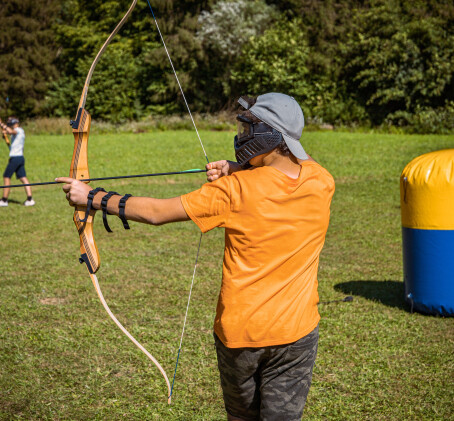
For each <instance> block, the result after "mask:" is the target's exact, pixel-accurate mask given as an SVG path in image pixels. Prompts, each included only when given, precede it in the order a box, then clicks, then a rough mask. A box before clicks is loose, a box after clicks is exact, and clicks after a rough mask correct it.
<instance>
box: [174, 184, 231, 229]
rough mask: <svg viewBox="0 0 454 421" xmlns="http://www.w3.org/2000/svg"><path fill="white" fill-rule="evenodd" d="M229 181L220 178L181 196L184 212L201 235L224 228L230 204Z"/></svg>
mask: <svg viewBox="0 0 454 421" xmlns="http://www.w3.org/2000/svg"><path fill="white" fill-rule="evenodd" d="M229 179H230V177H229V176H225V177H222V178H220V179H218V180H216V181H213V182H211V183H206V184H204V185H203V186H202V187H201V188H200V189H198V190H195V191H193V192H191V193H188V194H185V195H183V196H181V202H182V204H183V207H184V210H185V211H186V213H187V214H188V216H189V217H190V218H191V219H192V220H193V221H194V222H195V223H196V225H197V226H198V227H199V228H200V230H201V231H202V232H203V233H205V232H207V231H210V230H211V229H213V228H216V227H224V226H225V224H226V222H227V220H228V217H229V213H230V204H231V186H230V180H229Z"/></svg>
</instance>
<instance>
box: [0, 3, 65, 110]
mask: <svg viewBox="0 0 454 421" xmlns="http://www.w3.org/2000/svg"><path fill="white" fill-rule="evenodd" d="M58 7H59V4H58V2H55V1H52V0H2V2H1V4H0V28H1V30H0V113H1V114H2V117H3V118H5V116H6V114H17V115H19V116H20V117H21V118H24V117H30V116H35V115H38V114H40V113H41V112H42V107H41V105H42V100H43V98H44V95H45V94H46V92H47V89H48V83H49V82H50V81H52V80H55V79H56V77H57V70H56V67H55V65H54V62H55V59H56V58H57V55H58V53H59V51H60V50H59V49H58V48H56V45H55V43H54V37H53V33H52V30H51V25H52V23H53V21H54V17H55V16H56V15H57V14H58Z"/></svg>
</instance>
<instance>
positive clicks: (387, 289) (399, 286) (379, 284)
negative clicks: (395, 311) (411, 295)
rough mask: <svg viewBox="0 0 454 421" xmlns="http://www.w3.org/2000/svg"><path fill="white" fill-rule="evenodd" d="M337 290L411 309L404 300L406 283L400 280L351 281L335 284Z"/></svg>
mask: <svg viewBox="0 0 454 421" xmlns="http://www.w3.org/2000/svg"><path fill="white" fill-rule="evenodd" d="M334 289H335V290H336V291H341V292H343V293H344V294H351V295H357V296H360V297H364V298H367V299H368V300H372V301H378V302H379V303H382V304H384V305H386V306H389V307H396V308H399V309H401V310H405V311H409V307H408V305H407V304H406V303H405V300H404V283H403V282H399V281H364V280H358V281H349V282H342V283H340V284H337V285H335V286H334Z"/></svg>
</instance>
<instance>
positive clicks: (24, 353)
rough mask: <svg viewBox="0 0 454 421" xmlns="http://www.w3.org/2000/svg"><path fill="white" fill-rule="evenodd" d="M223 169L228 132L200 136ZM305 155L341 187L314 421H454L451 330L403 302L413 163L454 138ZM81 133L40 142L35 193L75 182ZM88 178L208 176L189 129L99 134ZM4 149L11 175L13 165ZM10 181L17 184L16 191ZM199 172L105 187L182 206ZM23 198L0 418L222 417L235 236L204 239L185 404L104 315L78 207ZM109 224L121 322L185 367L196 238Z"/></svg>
mask: <svg viewBox="0 0 454 421" xmlns="http://www.w3.org/2000/svg"><path fill="white" fill-rule="evenodd" d="M201 135H202V139H204V143H205V147H206V150H207V153H208V157H209V158H210V159H211V160H217V159H223V158H227V159H232V158H233V153H232V136H233V134H232V133H227V132H202V133H201ZM303 142H304V145H305V147H306V150H307V151H308V152H309V153H310V154H311V155H312V156H313V157H314V158H315V159H316V160H318V161H319V162H320V163H321V164H322V165H323V166H325V167H326V168H327V169H328V170H329V171H330V172H331V173H332V174H333V176H334V178H335V180H336V193H335V196H334V199H333V204H332V217H331V224H330V228H329V231H328V235H327V239H326V245H325V248H324V250H323V253H322V256H321V262H320V272H319V283H320V287H319V292H320V299H321V301H328V300H334V299H340V298H343V297H345V296H346V295H353V296H354V301H353V302H350V303H333V304H321V305H320V312H321V315H322V321H321V324H320V345H319V354H318V358H317V363H316V368H315V370H314V377H313V384H312V388H311V391H310V393H309V398H308V402H307V405H306V409H305V414H304V415H305V416H304V419H307V420H418V421H419V420H448V419H454V416H453V414H454V404H453V402H454V382H453V378H454V319H453V318H440V317H431V316H424V315H420V314H410V312H409V311H408V308H407V307H406V305H405V304H404V301H403V284H402V256H401V232H400V209H399V175H400V172H401V171H402V169H403V167H404V166H405V164H406V163H408V162H409V161H410V160H411V159H413V158H414V157H416V156H418V155H420V154H422V153H425V152H429V151H432V150H436V149H442V148H449V147H454V135H453V136H407V135H385V134H360V133H356V134H352V133H332V132H329V133H328V132H323V133H317V132H308V133H305V134H304V137H303ZM72 149H73V140H72V136H29V137H27V139H26V167H27V171H28V175H29V178H30V180H31V181H32V182H36V181H46V180H52V179H54V178H55V177H56V176H61V175H67V174H68V172H69V164H70V161H71V156H72ZM89 149H90V151H89V152H90V159H89V163H90V169H91V174H90V175H91V176H92V177H103V176H109V175H122V174H138V173H142V172H163V171H174V170H184V169H189V168H201V167H203V166H204V163H205V158H204V157H203V154H202V152H201V148H200V146H199V144H198V140H197V138H196V136H195V134H194V133H193V132H185V131H175V132H161V133H142V134H138V135H133V134H126V135H125V134H118V135H96V136H92V137H91V139H90V148H89ZM6 160H7V151H6V148H3V150H1V161H0V165H1V166H2V170H3V167H4V166H5V164H6ZM13 181H14V180H13ZM203 182H204V177H203V174H195V175H194V174H193V175H176V176H171V177H160V178H151V179H135V180H120V181H118V180H117V181H115V180H114V181H106V182H100V183H95V184H94V186H98V185H101V186H103V187H104V188H106V189H110V190H116V191H119V192H121V193H131V194H133V195H152V196H156V197H170V196H177V195H180V194H182V193H184V192H187V191H190V190H193V189H196V188H197V187H198V186H200V185H201V184H202V183H203ZM33 196H34V197H35V200H36V202H37V204H36V206H35V207H33V208H25V207H24V206H21V203H22V201H23V200H24V199H25V194H24V191H23V189H15V190H14V191H13V192H12V194H11V196H10V198H11V203H10V206H9V207H8V208H2V209H0V238H1V244H2V270H1V272H2V276H1V277H0V291H1V292H0V419H2V420H13V419H24V420H46V419H48V420H119V419H121V420H222V419H224V417H225V416H224V411H223V402H222V397H221V391H220V387H219V384H218V373H217V366H216V357H215V351H214V347H213V338H212V323H213V317H214V311H215V305H216V300H217V294H218V291H219V286H220V279H221V269H222V255H223V232H222V230H214V231H212V232H209V233H207V234H206V235H204V237H203V242H202V249H201V255H200V259H199V269H198V272H197V275H196V283H195V286H194V291H193V295H192V301H191V308H190V312H189V319H188V324H187V328H186V335H185V339H184V344H183V351H182V354H181V357H180V363H179V369H178V373H177V378H176V384H175V389H174V395H173V403H172V405H171V406H168V405H167V401H166V386H165V383H164V380H163V379H162V377H161V375H160V373H159V372H158V370H157V369H156V368H155V367H154V365H152V364H151V363H149V361H148V360H147V359H146V357H145V356H144V355H143V354H142V353H141V352H140V351H139V350H138V349H137V348H135V346H134V345H133V344H132V343H131V342H130V341H129V340H128V339H127V338H126V337H125V336H124V335H123V334H122V333H121V332H120V331H119V329H118V328H117V327H116V326H115V325H114V324H113V322H112V321H111V320H110V319H109V318H108V316H107V314H106V313H105V311H104V309H103V308H102V306H101V304H100V302H99V300H98V298H97V296H96V293H95V290H94V288H93V286H92V285H91V281H90V278H89V276H88V273H87V270H86V268H85V267H84V266H81V265H79V264H78V250H79V239H78V235H77V232H76V230H75V227H74V224H73V222H72V209H71V208H69V206H68V205H67V202H66V200H65V199H64V195H63V194H62V192H61V189H60V187H59V186H46V187H41V188H35V189H34V191H33ZM110 224H111V227H112V228H113V230H114V232H113V233H112V234H108V233H107V232H106V231H105V230H104V228H103V226H102V221H101V218H100V215H98V216H97V221H96V224H95V238H96V240H97V244H98V247H99V250H100V255H101V268H100V270H99V272H98V277H99V280H100V283H101V288H102V290H103V292H104V295H105V297H106V300H107V302H108V303H109V304H110V306H111V308H112V310H113V312H114V313H115V314H116V315H117V317H118V318H119V320H120V321H121V322H122V323H124V325H125V326H126V327H127V328H128V329H129V330H130V331H131V333H132V334H133V335H134V336H136V338H138V339H139V340H140V341H142V342H143V344H144V345H145V346H146V348H147V349H148V350H149V351H150V352H151V353H152V354H153V355H154V356H155V357H156V358H157V359H158V361H159V362H160V363H161V364H162V365H163V366H164V368H165V370H166V371H167V374H168V375H169V377H171V376H173V370H174V365H175V360H176V355H177V349H178V344H179V337H180V334H181V328H182V323H183V318H184V311H185V308H186V300H187V295H188V292H189V286H190V281H191V275H192V270H193V264H194V259H195V254H196V249H197V242H198V238H199V232H198V229H197V228H196V226H195V225H194V224H193V223H178V224H173V225H167V226H162V227H150V226H142V225H140V224H136V223H132V224H131V230H130V231H125V230H123V229H122V225H121V222H120V221H119V220H118V219H117V218H115V217H110Z"/></svg>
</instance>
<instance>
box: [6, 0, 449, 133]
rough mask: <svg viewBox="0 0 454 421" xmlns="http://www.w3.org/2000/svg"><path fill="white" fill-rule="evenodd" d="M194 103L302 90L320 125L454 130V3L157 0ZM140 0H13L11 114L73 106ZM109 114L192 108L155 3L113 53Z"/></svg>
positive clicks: (129, 116) (103, 93) (105, 91)
mask: <svg viewBox="0 0 454 421" xmlns="http://www.w3.org/2000/svg"><path fill="white" fill-rule="evenodd" d="M150 3H151V5H152V7H153V9H154V13H155V15H156V17H157V19H158V23H159V25H160V29H161V31H162V33H163V35H164V37H165V40H166V44H167V47H168V49H169V52H170V54H171V57H172V60H173V62H174V65H175V68H176V69H177V72H178V75H179V77H180V80H181V82H182V85H183V87H184V90H185V93H186V96H187V98H188V100H189V102H190V104H191V108H192V109H193V110H194V111H197V112H201V113H212V112H217V111H219V110H225V109H231V108H232V107H233V106H234V105H235V100H236V98H238V97H239V96H240V95H246V94H248V95H257V94H260V93H264V92H270V91H278V92H284V93H287V94H289V95H292V96H294V97H295V98H296V99H297V100H298V101H299V102H300V104H301V105H302V107H303V110H304V112H305V115H306V117H307V118H308V119H309V120H311V121H312V122H315V123H320V124H322V123H329V124H332V125H337V126H339V125H346V126H372V127H379V126H387V125H392V126H399V127H405V128H406V129H408V130H409V131H411V132H419V133H431V132H438V133H446V132H452V130H453V129H454V77H453V74H454V25H453V20H454V3H453V2H452V0H425V1H424V0H367V1H366V0H364V1H361V0H325V1H315V0H283V1H282V0H279V1H277V0H203V1H194V0H185V1H183V0H154V1H151V2H150ZM129 4H130V0H118V1H113V0H3V1H2V4H1V6H0V96H1V98H0V114H5V113H10V114H11V113H13V114H17V115H19V116H22V117H27V118H30V117H37V116H57V117H58V116H65V117H68V116H72V115H73V114H74V112H75V108H76V107H77V103H78V99H79V97H80V93H81V90H82V87H83V83H84V80H85V76H86V73H87V71H88V69H89V66H90V64H91V63H92V61H93V59H94V56H95V55H96V53H97V51H98V50H99V48H100V47H101V45H102V44H103V42H104V41H105V39H106V38H107V36H108V35H109V34H110V32H111V31H112V30H113V28H114V27H115V25H116V23H117V22H118V21H119V20H120V19H121V17H122V16H123V14H124V13H125V11H126V10H127V9H128V7H129ZM87 108H88V109H89V110H90V113H91V114H92V116H93V117H94V118H96V119H101V120H108V121H112V122H122V121H125V120H138V119H141V118H143V117H145V116H147V115H150V114H164V115H167V114H174V113H182V112H184V104H183V103H182V100H181V98H180V93H179V89H178V85H177V83H176V81H175V78H174V77H173V73H172V71H171V68H170V65H169V63H168V60H167V56H166V54H165V51H164V49H163V46H162V44H161V42H160V39H159V36H158V33H157V31H156V28H155V26H154V21H153V16H152V14H151V12H150V10H149V8H148V4H147V2H146V0H139V2H138V4H137V6H136V8H135V10H134V11H133V13H132V15H131V17H130V18H129V20H128V21H127V22H126V24H125V25H124V27H123V28H122V30H121V31H120V33H119V34H117V36H116V37H115V38H114V40H113V41H112V43H111V45H109V47H108V49H107V51H106V53H105V54H104V55H103V56H102V58H101V60H100V62H99V64H98V65H97V68H96V70H95V73H94V75H93V79H92V82H91V85H90V90H89V95H88V101H87Z"/></svg>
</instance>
